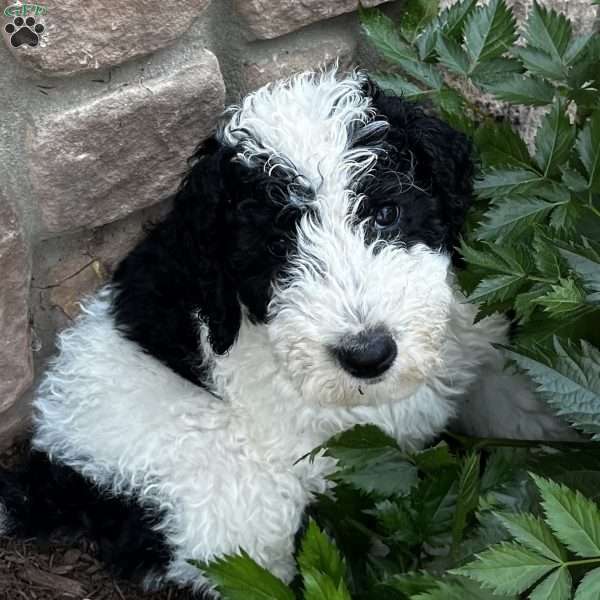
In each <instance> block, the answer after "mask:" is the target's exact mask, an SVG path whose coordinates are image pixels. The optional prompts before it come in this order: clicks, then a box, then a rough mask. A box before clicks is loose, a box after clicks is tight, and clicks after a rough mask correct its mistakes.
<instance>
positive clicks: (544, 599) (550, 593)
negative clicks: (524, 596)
mask: <svg viewBox="0 0 600 600" xmlns="http://www.w3.org/2000/svg"><path fill="white" fill-rule="evenodd" d="M571 586H572V581H571V575H570V574H569V571H568V569H567V568H566V567H560V568H559V569H556V571H553V572H552V573H550V575H548V577H546V579H544V581H542V583H540V584H539V585H538V586H536V587H535V589H534V590H533V591H532V592H531V594H530V595H529V599H530V600H569V598H571Z"/></svg>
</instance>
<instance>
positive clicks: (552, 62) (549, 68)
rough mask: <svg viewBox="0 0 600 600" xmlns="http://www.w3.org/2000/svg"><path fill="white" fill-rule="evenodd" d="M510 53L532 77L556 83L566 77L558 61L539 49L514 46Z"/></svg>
mask: <svg viewBox="0 0 600 600" xmlns="http://www.w3.org/2000/svg"><path fill="white" fill-rule="evenodd" d="M511 53H512V54H513V55H514V56H516V57H517V58H519V59H520V60H521V62H522V63H523V64H524V65H525V67H526V68H527V70H528V71H529V72H530V73H533V74H534V75H539V76H540V77H546V78H548V79H554V80H557V81H561V80H563V79H565V78H566V77H567V74H566V70H565V68H564V66H563V65H562V63H561V62H560V60H557V59H556V58H554V57H552V56H551V55H550V54H548V53H547V52H544V51H543V50H540V49H539V48H532V47H530V46H525V47H522V46H515V47H514V48H513V49H512V50H511Z"/></svg>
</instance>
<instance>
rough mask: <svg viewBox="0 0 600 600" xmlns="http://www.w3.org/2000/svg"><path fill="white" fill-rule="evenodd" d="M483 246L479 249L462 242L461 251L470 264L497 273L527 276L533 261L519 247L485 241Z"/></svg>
mask: <svg viewBox="0 0 600 600" xmlns="http://www.w3.org/2000/svg"><path fill="white" fill-rule="evenodd" d="M481 248H482V250H477V249H476V248H473V247H472V246H468V245H467V244H466V243H464V242H462V244H461V253H462V255H463V257H464V258H465V260H466V261H467V262H468V263H469V264H471V265H474V266H477V267H481V268H483V269H486V270H489V271H493V272H496V273H503V274H505V275H523V276H525V275H526V274H527V272H528V271H529V267H530V264H531V261H530V259H529V258H528V257H527V256H526V255H525V254H524V253H523V252H522V251H521V250H520V249H519V248H517V247H511V248H507V247H504V246H500V245H496V244H491V243H490V242H483V243H482V244H481Z"/></svg>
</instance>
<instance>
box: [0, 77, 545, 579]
mask: <svg viewBox="0 0 600 600" xmlns="http://www.w3.org/2000/svg"><path fill="white" fill-rule="evenodd" d="M469 154H470V148H469V144H468V142H467V140H466V139H465V138H464V137H463V136H462V135H461V134H458V133H457V132H455V131H453V130H452V129H450V128H449V127H448V126H446V125H444V124H443V123H441V122H440V121H438V120H437V119H434V118H432V117H428V116H426V115H425V114H424V113H423V112H421V110H420V109H418V108H416V107H414V106H411V105H409V104H407V103H405V102H403V101H402V100H400V99H396V98H387V97H386V96H384V95H383V94H380V93H378V92H375V91H374V90H373V88H372V87H370V85H369V84H368V80H367V79H366V78H365V77H364V76H363V75H361V74H354V75H351V76H349V77H347V78H346V79H338V78H336V76H335V74H333V73H327V74H321V75H314V74H306V75H303V76H300V77H297V78H294V79H292V80H290V81H288V82H283V83H279V84H275V85H272V86H269V87H267V88H263V89H262V90H260V91H258V92H256V93H255V94H253V95H251V96H250V97H249V98H247V99H246V100H245V101H244V103H243V104H242V106H241V107H240V108H237V109H235V110H234V111H232V113H231V114H230V116H229V120H228V122H227V124H226V125H224V126H223V127H222V128H221V129H220V130H219V132H218V134H217V136H216V138H214V139H213V140H211V141H209V142H208V143H207V144H205V145H204V146H203V148H202V149H201V150H200V151H199V152H198V153H197V155H196V156H195V162H194V164H193V165H192V169H191V171H190V174H189V175H188V177H187V179H186V180H185V182H184V184H183V186H182V188H181V190H180V192H179V193H178V195H177V197H176V199H175V206H174V209H173V211H172V213H171V214H170V215H169V216H168V217H167V218H166V219H165V221H164V222H163V223H161V224H159V225H158V226H157V227H156V228H155V229H154V230H153V231H152V232H151V233H150V234H149V235H148V237H147V238H146V239H145V240H144V241H143V242H141V243H140V244H139V245H138V247H137V248H136V249H135V250H134V251H133V252H132V253H131V254H130V255H129V256H128V257H126V258H125V260H124V261H123V263H122V264H121V266H120V267H119V269H118V270H117V273H116V274H115V276H114V279H113V282H112V283H111V284H110V285H109V286H108V287H106V288H105V289H103V290H102V291H101V292H100V293H99V294H98V295H97V296H96V297H95V298H94V299H93V300H91V301H90V302H88V303H86V304H85V306H84V308H83V312H84V314H83V316H82V317H81V318H80V319H79V320H78V322H77V323H76V324H75V326H74V327H73V328H71V329H69V330H67V331H66V332H64V333H63V334H62V335H61V337H60V341H59V354H58V357H57V358H56V360H55V361H54V362H53V364H52V366H51V368H50V370H49V372H48V374H47V376H46V378H45V380H44V381H43V383H42V385H41V387H40V390H39V392H38V395H37V398H36V401H35V409H36V413H35V414H36V417H35V432H34V437H33V446H34V448H35V453H34V463H35V464H37V465H38V466H37V467H36V468H37V471H36V470H35V469H33V470H32V469H31V468H30V469H29V470H27V471H24V472H22V473H20V474H15V475H12V476H8V475H5V476H4V477H3V479H1V480H0V533H2V532H3V530H4V531H13V532H19V531H21V532H25V533H27V534H32V533H33V534H35V533H38V530H39V531H44V530H50V529H53V528H54V527H56V526H58V525H61V524H67V525H69V526H70V527H71V528H73V527H76V526H80V525H82V524H83V525H85V526H86V527H87V528H88V529H89V528H90V526H91V527H92V529H93V528H94V527H96V530H97V531H96V533H97V534H98V537H100V538H102V537H103V538H104V540H105V541H106V542H107V545H108V546H109V547H110V549H111V550H110V552H112V553H113V558H114V559H115V560H116V561H117V562H119V561H121V562H122V563H125V562H127V561H131V565H130V567H131V569H132V570H136V571H139V570H141V571H143V572H144V574H145V577H146V583H147V584H148V585H153V584H155V583H159V582H160V581H162V580H163V579H164V578H166V579H168V580H171V581H174V582H177V583H180V584H191V585H193V586H196V587H201V586H203V585H204V583H205V579H204V578H203V576H202V575H201V573H200V572H199V571H198V570H197V569H196V568H194V567H192V566H190V564H189V563H188V562H187V561H188V560H189V559H198V560H201V561H210V560H211V559H213V558H215V557H218V556H221V555H223V554H226V553H234V552H236V551H238V549H240V548H241V549H244V550H245V551H247V552H248V553H249V554H250V555H251V556H252V557H254V558H255V559H256V560H258V561H259V562H260V563H261V564H263V565H264V566H266V567H267V568H269V569H270V570H271V571H272V572H273V573H275V574H276V575H277V576H279V577H281V578H283V579H284V580H287V581H289V580H290V579H291V578H292V577H293V575H294V561H293V550H294V536H295V534H296V532H297V530H298V528H299V527H300V524H301V521H302V518H303V513H304V511H305V509H306V507H307V506H308V505H309V504H310V502H311V500H312V499H313V498H314V495H315V494H317V493H322V492H325V491H327V489H328V485H329V484H328V481H327V478H326V477H327V475H328V474H329V473H331V471H332V470H333V469H334V468H335V464H333V462H332V460H331V459H329V458H326V457H323V456H318V457H317V458H316V459H315V460H314V461H313V462H311V461H308V460H299V459H301V457H303V456H304V455H305V454H306V453H308V452H310V451H311V450H312V449H313V448H315V447H316V446H318V445H319V444H322V443H323V442H325V441H326V440H327V439H328V438H329V437H330V436H331V435H333V434H335V433H337V432H340V431H343V430H345V429H347V428H349V427H351V426H353V425H355V424H358V423H372V424H375V425H378V426H380V427H381V428H382V429H384V430H385V431H386V432H388V433H389V434H390V435H392V436H394V437H395V438H396V439H397V440H398V442H399V443H400V444H401V445H402V446H403V447H406V448H417V447H420V446H422V445H423V444H424V443H426V442H428V441H430V440H431V439H433V437H434V436H435V435H436V434H437V433H439V432H440V431H441V430H442V429H443V428H444V427H445V426H446V425H447V423H448V422H449V420H450V419H452V418H453V417H454V416H455V413H456V409H457V407H458V406H460V404H461V403H462V402H464V401H466V400H465V399H468V396H469V392H470V390H472V389H477V390H478V397H477V399H476V401H477V402H479V403H485V402H487V400H488V399H486V398H485V394H486V393H487V391H486V392H484V391H483V390H484V388H485V385H484V384H483V383H482V382H481V377H482V376H483V375H484V374H490V373H491V374H492V376H493V377H495V378H496V379H495V381H497V382H499V381H501V380H502V381H504V383H503V384H502V385H504V387H505V389H507V390H509V391H508V392H507V394H506V395H507V396H508V395H511V396H513V395H515V394H517V396H518V394H519V393H520V392H517V391H516V390H517V388H519V389H520V388H521V387H522V386H521V383H520V382H519V383H518V384H517V385H516V386H515V385H513V384H512V383H511V382H510V380H509V378H508V376H505V375H503V374H502V359H501V356H500V353H499V352H498V351H497V350H496V349H494V347H493V346H492V344H493V343H495V342H502V341H504V335H505V323H504V321H503V320H502V319H500V318H487V319H484V320H482V321H480V322H479V323H477V324H474V317H475V313H476V309H475V308H474V307H472V306H469V305H468V304H466V303H465V302H464V300H463V298H462V297H461V296H460V294H459V293H458V292H457V291H456V290H455V286H454V284H453V280H452V273H451V258H450V256H451V253H452V247H453V245H454V244H455V242H456V238H457V235H458V232H459V229H460V226H461V224H462V221H463V219H464V214H465V212H466V210H467V207H468V204H469V199H470V194H471V187H470V186H471V175H472V168H471V162H470V157H469ZM478 378H479V381H477V380H478ZM503 378H504V379H503ZM496 385H497V384H496V383H494V386H493V387H495V386H496ZM488 391H490V390H488ZM521 391H523V390H521ZM491 392H493V389H492V390H491ZM523 394H524V395H522V396H521V397H524V398H526V400H525V404H528V405H529V404H530V403H531V402H533V400H531V396H530V394H529V392H528V391H526V390H525V391H523ZM507 414H509V412H507ZM506 425H507V426H508V427H510V426H512V425H511V424H508V423H507V424H506ZM500 429H501V427H499V430H500ZM521 433H522V434H523V435H524V436H525V437H526V436H527V431H526V429H524V430H523V431H522V432H521ZM47 457H49V460H48V458H47ZM34 466H35V465H34ZM31 473H34V475H32V474H31ZM43 477H46V478H49V481H48V485H47V486H45V487H42V488H41V491H40V481H39V480H40V478H43ZM61 507H62V508H61ZM65 507H68V508H65ZM40 512H41V513H44V514H45V515H46V516H47V518H46V521H47V522H45V521H44V519H45V517H42V516H40ZM107 515H108V517H107ZM63 521H64V523H63ZM107 522H108V525H107V524H106V523H107ZM112 528H114V531H113V530H112Z"/></svg>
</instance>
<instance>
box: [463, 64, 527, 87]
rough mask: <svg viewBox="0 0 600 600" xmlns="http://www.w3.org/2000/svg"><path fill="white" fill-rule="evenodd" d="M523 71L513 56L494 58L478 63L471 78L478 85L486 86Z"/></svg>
mask: <svg viewBox="0 0 600 600" xmlns="http://www.w3.org/2000/svg"><path fill="white" fill-rule="evenodd" d="M522 72H523V67H522V66H521V64H520V63H519V61H517V60H514V59H513V58H493V59H492V60H486V61H485V62H483V63H480V64H479V65H477V66H476V67H475V68H474V69H473V70H472V71H471V79H472V80H473V82H474V83H476V84H477V85H479V86H481V87H486V86H488V85H493V84H494V83H497V82H498V81H502V80H504V79H505V78H506V77H512V76H514V75H519V74H521V73H522Z"/></svg>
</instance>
